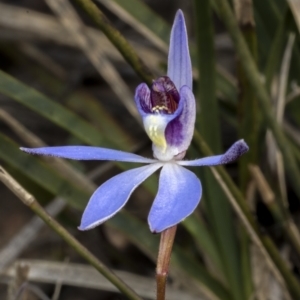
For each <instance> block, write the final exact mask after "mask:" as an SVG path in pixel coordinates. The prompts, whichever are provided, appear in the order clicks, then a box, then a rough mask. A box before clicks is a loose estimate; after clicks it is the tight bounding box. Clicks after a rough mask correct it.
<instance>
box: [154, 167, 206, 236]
mask: <svg viewBox="0 0 300 300" xmlns="http://www.w3.org/2000/svg"><path fill="white" fill-rule="evenodd" d="M201 195H202V187H201V183H200V180H199V179H198V178H197V176H196V175H195V174H194V173H192V172H191V171H189V170H187V169H185V168H183V167H181V166H179V165H177V164H176V163H166V164H165V165H164V167H163V169H162V171H161V173H160V178H159V188H158V193H157V195H156V198H155V200H154V202H153V205H152V207H151V210H150V213H149V216H148V223H149V226H150V230H151V231H152V232H155V233H158V232H161V231H163V230H165V229H167V228H169V227H171V226H174V225H176V224H178V223H180V222H181V221H182V220H184V219H185V218H186V217H188V216H189V215H190V214H191V213H192V212H193V211H194V210H195V208H196V207H197V205H198V204H199V201H200V199H201Z"/></svg>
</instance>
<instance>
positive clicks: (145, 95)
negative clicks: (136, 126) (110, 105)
mask: <svg viewBox="0 0 300 300" xmlns="http://www.w3.org/2000/svg"><path fill="white" fill-rule="evenodd" d="M134 100H135V103H136V107H137V109H138V112H139V114H140V115H141V117H142V118H143V117H144V116H145V115H146V114H149V113H151V110H150V109H149V108H150V107H151V105H150V89H149V88H148V86H147V84H146V83H141V84H139V85H138V86H137V88H136V89H135V96H134Z"/></svg>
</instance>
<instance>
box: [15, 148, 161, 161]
mask: <svg viewBox="0 0 300 300" xmlns="http://www.w3.org/2000/svg"><path fill="white" fill-rule="evenodd" d="M20 149H21V150H22V151H24V152H26V153H29V154H36V155H47V156H55V157H61V158H69V159H75V160H115V161H126V162H136V163H147V164H148V163H153V162H157V160H154V159H149V158H145V157H142V156H139V155H136V154H133V153H128V152H123V151H118V150H113V149H106V148H100V147H90V146H62V147H43V148H20Z"/></svg>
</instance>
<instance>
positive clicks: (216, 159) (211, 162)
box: [178, 140, 249, 166]
mask: <svg viewBox="0 0 300 300" xmlns="http://www.w3.org/2000/svg"><path fill="white" fill-rule="evenodd" d="M248 150H249V147H248V145H247V144H246V143H245V142H244V140H239V141H237V142H235V143H234V144H233V145H232V146H231V147H230V148H229V149H228V150H227V151H226V152H225V153H224V154H222V155H214V156H208V157H204V158H200V159H196V160H182V161H179V162H178V164H180V165H182V166H216V165H223V164H228V163H230V162H233V161H235V160H236V159H237V158H239V157H240V156H241V155H243V154H244V153H246V152H247V151H248Z"/></svg>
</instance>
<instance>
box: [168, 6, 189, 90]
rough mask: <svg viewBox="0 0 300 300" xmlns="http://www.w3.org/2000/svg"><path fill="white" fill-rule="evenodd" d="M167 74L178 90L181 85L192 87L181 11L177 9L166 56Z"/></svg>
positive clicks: (186, 39) (187, 47)
mask: <svg viewBox="0 0 300 300" xmlns="http://www.w3.org/2000/svg"><path fill="white" fill-rule="evenodd" d="M168 76H169V77H170V78H171V80H172V81H173V82H174V83H175V85H176V87H177V90H178V91H179V90H180V88H181V87H182V86H183V85H187V86H188V87H189V88H190V89H191V90H192V88H193V74H192V63H191V58H190V53H189V45H188V37H187V31H186V26H185V20H184V16H183V12H182V11H181V10H178V11H177V13H176V16H175V20H174V23H173V27H172V31H171V38H170V48H169V57H168Z"/></svg>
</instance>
